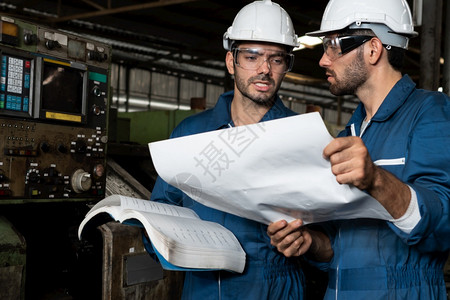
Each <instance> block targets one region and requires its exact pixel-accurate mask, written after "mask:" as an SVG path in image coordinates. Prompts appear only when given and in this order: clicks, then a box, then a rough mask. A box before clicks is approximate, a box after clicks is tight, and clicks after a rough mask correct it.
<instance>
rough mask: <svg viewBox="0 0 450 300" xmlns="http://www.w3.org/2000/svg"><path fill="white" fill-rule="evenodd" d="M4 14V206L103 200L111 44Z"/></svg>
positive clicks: (0, 60) (0, 56)
mask: <svg viewBox="0 0 450 300" xmlns="http://www.w3.org/2000/svg"><path fill="white" fill-rule="evenodd" d="M0 17H1V19H0V204H16V203H26V202H42V201H46V202H55V201H56V202H58V201H85V200H93V199H101V198H103V197H104V193H105V185H106V176H105V165H106V163H105V162H106V143H107V115H108V114H107V112H108V86H109V71H110V57H111V49H110V47H109V46H107V45H105V44H102V43H99V42H96V41H92V40H88V39H85V38H82V37H79V36H77V35H74V34H70V33H65V32H61V31H57V30H54V29H49V28H45V27H42V26H39V25H36V24H31V23H28V22H25V21H22V20H17V19H13V18H10V17H6V16H0Z"/></svg>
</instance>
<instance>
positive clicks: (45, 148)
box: [41, 142, 50, 153]
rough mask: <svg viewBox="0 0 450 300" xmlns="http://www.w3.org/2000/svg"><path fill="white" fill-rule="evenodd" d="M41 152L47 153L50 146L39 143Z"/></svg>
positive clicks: (45, 143)
mask: <svg viewBox="0 0 450 300" xmlns="http://www.w3.org/2000/svg"><path fill="white" fill-rule="evenodd" d="M41 150H42V152H45V153H47V152H49V151H50V145H49V144H48V143H47V142H43V143H41Z"/></svg>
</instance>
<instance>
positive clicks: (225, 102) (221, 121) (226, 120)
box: [207, 91, 287, 130]
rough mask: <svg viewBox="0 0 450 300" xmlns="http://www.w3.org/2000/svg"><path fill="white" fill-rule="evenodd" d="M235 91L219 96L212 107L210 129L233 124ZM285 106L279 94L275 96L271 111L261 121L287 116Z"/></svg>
mask: <svg viewBox="0 0 450 300" xmlns="http://www.w3.org/2000/svg"><path fill="white" fill-rule="evenodd" d="M233 97H234V91H229V92H226V93H224V94H222V95H221V96H220V97H219V100H218V101H217V103H216V105H215V106H214V108H213V109H212V114H211V118H210V119H209V120H208V124H207V128H208V130H216V129H220V128H226V127H229V126H230V125H231V126H234V125H233V120H232V119H231V102H232V101H233ZM286 116H287V115H286V111H285V106H284V104H283V102H282V101H281V99H280V97H279V96H278V95H276V96H275V103H274V105H273V106H272V107H271V108H270V109H269V111H268V112H267V113H266V114H265V115H264V116H263V117H262V119H261V120H260V122H263V121H268V120H272V119H278V118H281V117H286Z"/></svg>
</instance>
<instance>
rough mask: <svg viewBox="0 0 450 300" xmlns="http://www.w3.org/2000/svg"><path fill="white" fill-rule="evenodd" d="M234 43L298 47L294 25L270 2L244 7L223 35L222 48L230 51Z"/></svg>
mask: <svg viewBox="0 0 450 300" xmlns="http://www.w3.org/2000/svg"><path fill="white" fill-rule="evenodd" d="M234 41H255V42H270V43H276V44H282V45H286V46H290V47H297V46H299V42H298V37H297V35H296V34H295V31H294V25H293V24H292V21H291V18H290V17H289V15H288V13H287V12H286V11H285V10H284V9H283V8H282V7H281V6H280V5H278V4H276V3H273V2H272V1H270V0H264V1H255V2H252V3H250V4H247V5H246V6H244V7H243V8H242V9H241V10H240V11H239V13H238V14H237V15H236V17H235V18H234V21H233V24H232V25H231V26H230V27H229V28H228V30H227V31H226V32H225V33H224V35H223V47H224V48H225V49H226V50H231V45H232V44H233V42H234Z"/></svg>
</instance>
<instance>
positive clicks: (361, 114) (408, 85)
mask: <svg viewBox="0 0 450 300" xmlns="http://www.w3.org/2000/svg"><path fill="white" fill-rule="evenodd" d="M415 86H416V84H415V83H414V82H413V81H412V80H411V78H410V77H409V76H408V75H404V76H403V77H402V79H400V80H399V81H398V82H397V83H396V84H395V85H394V87H393V88H392V89H391V91H390V92H389V93H388V95H387V96H386V98H385V99H384V100H383V103H381V105H380V107H379V108H378V110H377V112H376V113H375V115H374V116H373V117H372V119H371V122H383V121H386V120H387V119H388V118H389V117H391V116H392V115H393V114H394V113H395V112H396V111H397V110H398V109H399V108H400V107H401V106H402V105H403V103H404V102H405V101H406V99H407V98H408V96H409V95H410V94H411V93H412V92H413V90H414V88H415ZM387 99H388V100H387ZM386 100H387V101H386ZM365 118H366V110H365V108H364V104H363V103H362V102H360V103H359V105H358V107H357V108H356V110H355V112H354V113H353V116H352V117H351V119H350V121H349V122H348V124H347V126H346V128H347V130H349V128H350V126H351V125H352V124H355V128H358V129H359V127H361V124H362V122H363V120H364V119H365ZM358 131H359V130H358Z"/></svg>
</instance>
